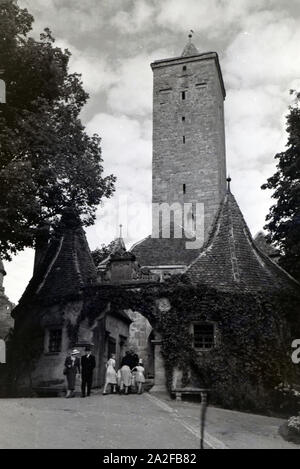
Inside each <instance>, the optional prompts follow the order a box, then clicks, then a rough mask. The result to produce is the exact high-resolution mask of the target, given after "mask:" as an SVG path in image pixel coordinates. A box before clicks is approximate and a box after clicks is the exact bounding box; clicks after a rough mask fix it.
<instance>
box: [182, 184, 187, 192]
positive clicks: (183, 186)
mask: <svg viewBox="0 0 300 469" xmlns="http://www.w3.org/2000/svg"><path fill="white" fill-rule="evenodd" d="M182 192H183V193H184V194H185V193H186V187H185V184H183V185H182Z"/></svg>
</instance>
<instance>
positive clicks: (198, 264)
mask: <svg viewBox="0 0 300 469" xmlns="http://www.w3.org/2000/svg"><path fill="white" fill-rule="evenodd" d="M229 183H230V179H229V180H228V190H227V194H226V195H225V197H224V200H223V202H222V204H221V206H220V209H219V212H218V215H217V217H216V220H215V224H214V227H213V229H212V231H211V233H210V236H209V238H208V240H207V242H206V244H205V245H204V246H203V248H202V249H201V251H200V253H199V255H198V256H197V258H196V259H195V260H194V261H193V262H192V264H191V265H190V266H189V267H188V269H187V271H186V275H187V277H188V278H190V280H191V281H192V282H196V283H203V284H206V285H211V286H214V287H215V288H216V289H219V290H223V291H233V290H234V291H237V290H238V291H244V292H247V291H252V292H253V291H258V290H263V289H267V290H282V289H287V288H289V289H290V288H293V289H294V288H296V289H299V287H300V285H299V283H298V282H297V281H296V280H295V279H293V277H291V276H290V275H289V274H288V273H287V272H285V271H284V270H283V269H281V268H280V267H279V266H278V265H277V264H276V263H275V262H273V261H272V260H271V259H270V258H269V257H268V256H266V255H265V254H263V252H261V251H260V249H259V248H258V247H257V246H256V244H255V242H254V241H253V239H252V236H251V233H250V231H249V228H248V226H247V224H246V222H245V220H244V217H243V215H242V212H241V210H240V208H239V206H238V204H237V202H236V200H235V198H234V196H233V195H232V193H231V192H230V187H229Z"/></svg>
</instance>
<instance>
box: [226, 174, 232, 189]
mask: <svg viewBox="0 0 300 469" xmlns="http://www.w3.org/2000/svg"><path fill="white" fill-rule="evenodd" d="M226 181H227V192H230V182H231V177H230V175H229V174H228V176H227V179H226Z"/></svg>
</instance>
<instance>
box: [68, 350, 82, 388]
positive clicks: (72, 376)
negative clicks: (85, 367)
mask: <svg viewBox="0 0 300 469" xmlns="http://www.w3.org/2000/svg"><path fill="white" fill-rule="evenodd" d="M79 353H80V352H79V350H77V349H73V350H72V352H71V356H70V355H68V356H67V358H66V360H65V368H64V375H65V376H66V378H67V385H68V389H67V394H66V397H74V396H75V383H76V375H77V373H79V374H80V360H79V358H78V356H77V355H79Z"/></svg>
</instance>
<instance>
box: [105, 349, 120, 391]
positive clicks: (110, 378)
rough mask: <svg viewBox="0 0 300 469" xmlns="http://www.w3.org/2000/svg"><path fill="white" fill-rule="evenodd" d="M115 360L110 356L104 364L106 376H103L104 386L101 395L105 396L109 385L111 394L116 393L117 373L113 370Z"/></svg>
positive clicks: (113, 356)
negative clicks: (111, 390)
mask: <svg viewBox="0 0 300 469" xmlns="http://www.w3.org/2000/svg"><path fill="white" fill-rule="evenodd" d="M115 366H116V360H115V355H112V356H111V358H110V359H109V360H108V362H107V364H106V375H105V385H104V389H103V395H105V394H107V392H106V390H107V386H108V385H109V384H110V385H111V386H112V388H113V393H115V392H116V387H117V373H116V370H115Z"/></svg>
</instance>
